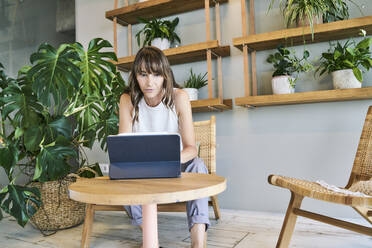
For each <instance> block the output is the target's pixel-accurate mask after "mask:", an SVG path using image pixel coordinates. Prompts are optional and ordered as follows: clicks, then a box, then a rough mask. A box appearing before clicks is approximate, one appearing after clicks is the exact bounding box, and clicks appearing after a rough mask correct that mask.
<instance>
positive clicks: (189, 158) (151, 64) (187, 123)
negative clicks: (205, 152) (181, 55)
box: [119, 47, 210, 247]
mask: <svg viewBox="0 0 372 248" xmlns="http://www.w3.org/2000/svg"><path fill="white" fill-rule="evenodd" d="M175 85H176V84H175V82H174V78H173V73H172V70H171V68H170V65H169V62H168V59H167V58H166V57H165V55H164V54H163V52H162V51H161V50H159V49H158V48H155V47H144V48H142V49H140V50H139V51H138V53H137V55H136V58H135V60H134V64H133V67H132V70H131V72H130V75H129V92H128V93H124V94H123V95H122V96H121V99H120V109H119V116H120V121H119V133H130V132H172V133H174V132H177V133H179V134H180V136H181V140H182V151H181V163H182V166H181V169H182V171H184V172H196V173H208V171H207V168H206V166H205V164H204V162H203V161H202V160H201V159H200V158H197V150H196V146H195V134H194V126H193V123H192V112H191V105H190V101H189V98H188V95H187V93H186V92H185V91H183V90H181V89H178V88H174V86H175ZM125 208H126V210H127V211H128V213H129V214H130V215H131V217H132V223H133V224H134V225H142V209H141V206H126V207H125ZM186 210H187V219H188V226H189V231H190V234H191V235H190V236H191V246H192V247H203V243H204V237H205V235H206V231H207V229H208V226H209V225H210V222H209V217H208V198H203V199H197V200H193V201H189V202H187V203H186Z"/></svg>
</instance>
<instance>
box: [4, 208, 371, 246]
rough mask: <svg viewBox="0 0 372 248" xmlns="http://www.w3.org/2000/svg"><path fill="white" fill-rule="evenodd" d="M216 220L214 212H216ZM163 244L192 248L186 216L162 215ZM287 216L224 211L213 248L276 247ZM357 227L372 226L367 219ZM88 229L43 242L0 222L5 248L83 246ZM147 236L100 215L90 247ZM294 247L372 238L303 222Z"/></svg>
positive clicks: (122, 219) (116, 216)
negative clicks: (82, 239)
mask: <svg viewBox="0 0 372 248" xmlns="http://www.w3.org/2000/svg"><path fill="white" fill-rule="evenodd" d="M210 214H211V216H212V212H210ZM158 220H159V238H160V245H161V246H163V247H167V248H173V247H181V248H182V247H189V246H190V238H189V232H188V230H187V225H186V216H185V214H183V213H160V214H159V218H158ZM282 221H283V215H280V214H272V213H262V212H247V211H233V210H225V209H223V210H222V219H221V220H220V221H218V222H216V221H214V220H212V226H211V227H210V229H209V231H208V241H207V243H208V247H235V248H247V247H259V248H266V247H267V248H269V247H270V248H272V247H275V244H276V240H277V237H278V235H279V231H280V228H281V224H282ZM353 221H354V222H358V223H362V224H364V225H366V222H365V221H364V220H362V219H356V220H353ZM81 231H82V225H80V226H78V227H75V228H71V229H67V230H62V231H59V232H58V233H56V234H54V235H52V236H48V237H43V236H42V235H41V234H40V232H39V231H38V230H36V229H34V228H33V227H32V226H31V225H29V224H28V225H27V226H26V227H25V228H24V229H23V228H21V227H19V226H18V225H17V224H16V222H15V221H14V219H12V218H10V217H5V219H3V220H2V221H1V222H0V244H1V245H0V247H2V248H7V247H12V248H13V247H17V248H23V247H28V248H29V247H35V248H36V247H69V248H73V247H76V248H78V247H80V238H81ZM140 242H141V233H140V230H139V229H138V228H137V227H133V226H131V225H130V222H129V219H128V217H127V216H126V215H125V214H124V213H120V212H97V213H96V216H95V220H94V225H93V235H92V237H91V245H90V247H102V248H103V247H105V248H106V247H128V248H129V247H130V248H132V247H136V248H137V247H139V245H140ZM291 247H300V248H310V247H311V248H317V247H327V248H333V247H334V248H336V247H337V248H346V247H348V248H350V247H352V248H358V247H360V248H367V247H369V248H371V247H372V238H371V237H368V236H364V235H359V234H356V233H353V232H350V231H346V230H343V229H339V228H336V227H332V226H329V225H325V224H321V223H318V222H314V221H311V220H307V219H304V218H301V217H299V219H298V222H297V225H296V229H295V233H294V236H293V239H292V242H291Z"/></svg>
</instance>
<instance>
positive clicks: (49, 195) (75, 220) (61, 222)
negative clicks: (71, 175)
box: [30, 178, 85, 231]
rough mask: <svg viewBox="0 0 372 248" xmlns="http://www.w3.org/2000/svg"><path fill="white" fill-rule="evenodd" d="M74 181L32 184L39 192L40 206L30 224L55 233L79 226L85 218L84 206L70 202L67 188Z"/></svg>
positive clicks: (65, 180)
mask: <svg viewBox="0 0 372 248" xmlns="http://www.w3.org/2000/svg"><path fill="white" fill-rule="evenodd" d="M74 181H75V180H74V179H67V178H66V179H63V180H60V181H50V182H44V183H40V182H32V183H31V184H30V186H31V187H36V188H38V189H39V190H40V194H41V200H42V205H41V207H40V208H39V210H38V211H37V212H36V214H35V215H34V216H32V218H31V223H32V224H33V225H34V226H35V227H36V228H38V229H39V230H41V231H56V230H60V229H65V228H69V227H73V226H76V225H79V224H80V223H82V222H83V220H84V216H85V204H84V203H80V202H77V201H73V200H70V199H69V197H68V186H69V185H70V184H71V183H73V182H74Z"/></svg>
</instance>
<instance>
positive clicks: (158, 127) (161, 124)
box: [132, 97, 179, 133]
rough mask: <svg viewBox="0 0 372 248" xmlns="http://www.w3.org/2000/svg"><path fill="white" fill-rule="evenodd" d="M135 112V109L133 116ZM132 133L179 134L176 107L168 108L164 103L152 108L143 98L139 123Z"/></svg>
mask: <svg viewBox="0 0 372 248" xmlns="http://www.w3.org/2000/svg"><path fill="white" fill-rule="evenodd" d="M134 111H135V110H134V109H133V113H132V116H134ZM132 132H133V133H138V132H169V133H179V128H178V116H177V112H176V107H175V106H174V105H173V107H172V108H168V107H167V106H165V104H164V103H163V102H160V103H159V104H158V105H157V106H155V107H150V106H149V105H147V103H146V101H145V98H143V97H142V99H141V100H140V102H139V104H138V121H136V122H135V123H134V125H133V128H132Z"/></svg>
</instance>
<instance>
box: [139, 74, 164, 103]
mask: <svg viewBox="0 0 372 248" xmlns="http://www.w3.org/2000/svg"><path fill="white" fill-rule="evenodd" d="M136 78H137V81H138V83H139V86H140V88H141V91H142V93H143V95H144V96H145V98H147V99H151V98H157V97H159V98H160V99H161V98H162V97H163V83H164V77H163V76H161V75H160V74H158V73H155V72H154V73H148V72H146V71H145V70H141V72H140V73H137V75H136Z"/></svg>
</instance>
